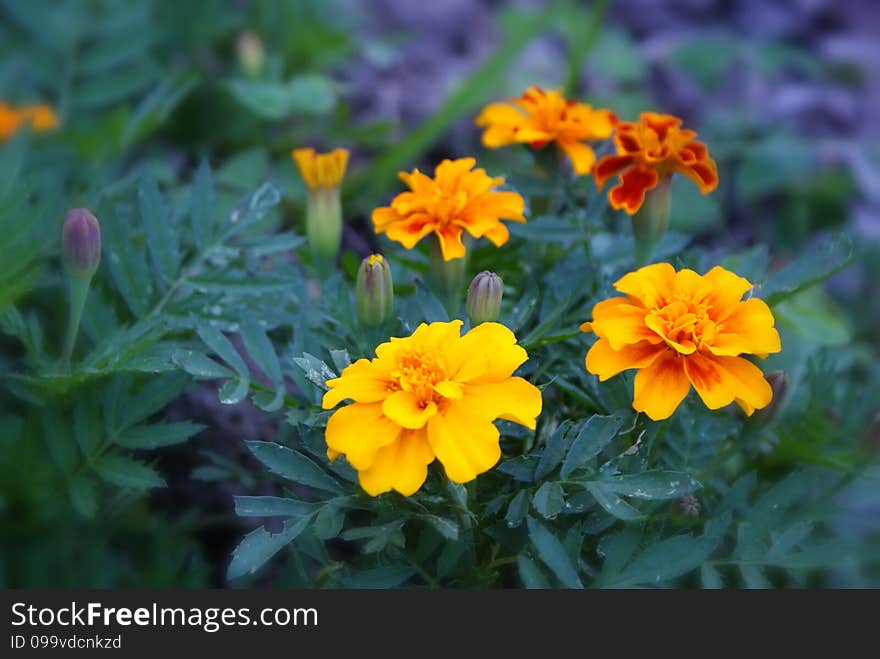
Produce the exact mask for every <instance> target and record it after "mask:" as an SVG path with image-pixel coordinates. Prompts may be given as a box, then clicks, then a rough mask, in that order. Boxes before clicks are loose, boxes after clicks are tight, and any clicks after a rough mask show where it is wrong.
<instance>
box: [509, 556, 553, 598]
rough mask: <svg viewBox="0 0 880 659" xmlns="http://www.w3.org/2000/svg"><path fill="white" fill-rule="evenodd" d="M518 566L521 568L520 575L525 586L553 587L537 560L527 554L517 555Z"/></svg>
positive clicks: (544, 588) (542, 588)
mask: <svg viewBox="0 0 880 659" xmlns="http://www.w3.org/2000/svg"><path fill="white" fill-rule="evenodd" d="M516 566H517V568H518V569H519V577H520V579H522V583H523V586H525V587H526V588H528V589H530V590H547V589H549V588H550V587H551V585H550V582H549V581H548V580H547V577H545V576H544V574H543V573H542V572H541V570H540V568H538V566H537V565H535V562H534V561H533V560H532V559H531V558H529V557H528V556H526V555H525V554H520V555H519V556H517V557H516Z"/></svg>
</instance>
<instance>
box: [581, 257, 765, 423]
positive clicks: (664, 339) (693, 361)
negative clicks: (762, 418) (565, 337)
mask: <svg viewBox="0 0 880 659" xmlns="http://www.w3.org/2000/svg"><path fill="white" fill-rule="evenodd" d="M614 287H615V288H616V289H617V290H618V291H620V292H621V293H624V294H625V295H626V297H614V298H610V299H608V300H604V301H602V302H599V303H598V304H596V305H595V306H594V307H593V320H592V322H589V323H584V324H583V325H582V326H581V330H582V331H585V332H594V333H595V334H596V335H597V336H598V337H599V340H598V341H596V343H594V344H593V346H592V347H591V348H590V350H589V352H588V353H587V359H586V366H587V370H588V371H589V372H590V373H593V374H595V375H598V376H599V379H600V380H607V379H608V378H610V377H613V376H615V375H617V374H618V373H620V372H621V371H625V370H628V369H631V368H636V369H639V371H638V373H637V374H636V378H635V388H634V396H633V408H635V409H636V410H637V411H639V412H644V413H645V414H647V415H648V416H649V417H650V418H652V419H653V420H655V421H659V420H660V419H666V418H668V417H670V416H671V415H672V413H673V412H674V411H675V409H676V408H677V407H678V405H679V404H680V403H681V401H682V400H684V398H685V396H687V394H688V392H689V391H690V388H691V385H693V386H694V389H696V390H697V393H698V394H699V396H700V398H701V399H702V400H703V402H704V403H705V404H706V407H708V408H709V409H711V410H716V409H718V408H720V407H724V406H725V405H729V404H730V403H732V402H736V403H737V404H738V405H739V406H740V407H742V408H743V410H744V411H745V413H746V414H748V415H749V416H751V414H752V412H754V411H755V410H756V409H761V408H763V407H766V406H767V405H768V404H769V403H770V401H771V399H772V398H773V392H772V390H771V388H770V385H769V384H768V382H767V380H765V379H764V375H763V373H762V372H761V369H759V368H758V367H757V366H755V365H754V364H753V363H752V362H750V361H749V360H747V359H745V358H744V357H742V356H740V355H746V354H753V355H757V356H759V357H766V356H767V355H768V354H769V353H771V352H779V350H780V349H781V345H780V342H779V334H778V332H777V331H776V329H775V328H774V319H773V314H772V313H771V311H770V308H769V307H768V306H767V305H766V304H765V303H764V302H763V301H762V300H759V299H757V298H754V297H751V298H749V299H747V300H742V296H743V294H745V293H746V291H748V290H749V289H751V287H752V284H751V283H750V282H749V281H748V280H746V279H743V278H742V277H739V276H737V275H735V274H734V273H732V272H730V271H728V270H725V269H724V268H722V267H715V268H712V269H711V270H710V271H709V272H707V273H706V274H705V275H702V276H701V275H698V274H697V273H696V272H694V271H693V270H687V269H685V270H680V271H678V272H676V271H675V269H674V268H673V267H672V266H671V265H670V264H668V263H657V264H654V265H649V266H646V267H644V268H640V269H639V270H636V271H635V272H631V273H629V274H628V275H626V276H624V277H623V278H621V279H619V280H618V281H617V282H616V283H615V284H614Z"/></svg>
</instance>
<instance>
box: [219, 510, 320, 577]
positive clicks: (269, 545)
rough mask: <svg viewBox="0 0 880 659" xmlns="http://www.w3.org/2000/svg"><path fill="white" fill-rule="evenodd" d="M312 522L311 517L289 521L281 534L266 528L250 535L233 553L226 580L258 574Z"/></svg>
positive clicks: (285, 523)
mask: <svg viewBox="0 0 880 659" xmlns="http://www.w3.org/2000/svg"><path fill="white" fill-rule="evenodd" d="M311 520H312V518H311V516H305V517H300V518H296V519H289V520H287V521H285V522H284V528H283V529H282V531H281V532H280V533H269V532H268V531H267V530H266V529H264V528H259V529H257V530H255V531H251V532H250V533H248V534H247V535H246V536H245V537H244V539H243V540H242V541H241V542H240V543H239V544H238V546H237V547H236V548H235V549H234V550H233V552H232V561H231V562H230V563H229V568H228V569H227V570H226V578H227V579H229V580H232V579H236V578H238V577H241V576H243V575H245V574H253V573H254V572H256V571H257V570H258V569H260V568H261V567H262V566H263V565H264V564H265V563H266V561H268V560H269V559H270V558H272V557H273V556H274V555H275V554H277V553H278V552H279V551H281V550H282V549H284V547H286V546H287V545H288V544H290V543H291V542H293V541H294V540H295V539H296V537H297V536H298V535H299V534H300V533H302V532H303V531H304V530H305V528H306V527H307V526H308V525H309V522H311Z"/></svg>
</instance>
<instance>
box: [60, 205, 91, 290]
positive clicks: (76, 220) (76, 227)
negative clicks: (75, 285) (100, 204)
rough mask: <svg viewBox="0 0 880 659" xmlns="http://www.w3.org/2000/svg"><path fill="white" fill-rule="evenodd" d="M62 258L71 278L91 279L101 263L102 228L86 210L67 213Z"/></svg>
mask: <svg viewBox="0 0 880 659" xmlns="http://www.w3.org/2000/svg"><path fill="white" fill-rule="evenodd" d="M61 257H62V260H63V261H64V268H65V270H66V271H67V274H68V275H70V276H71V277H80V278H85V279H91V278H92V275H94V274H95V271H96V270H97V269H98V264H99V263H100V262H101V226H100V225H99V224H98V220H97V219H96V218H95V216H94V215H92V214H91V212H89V211H88V210H87V209H85V208H74V209H73V210H71V211H69V212H68V213H67V217H66V218H65V220H64V226H63V228H62V229H61Z"/></svg>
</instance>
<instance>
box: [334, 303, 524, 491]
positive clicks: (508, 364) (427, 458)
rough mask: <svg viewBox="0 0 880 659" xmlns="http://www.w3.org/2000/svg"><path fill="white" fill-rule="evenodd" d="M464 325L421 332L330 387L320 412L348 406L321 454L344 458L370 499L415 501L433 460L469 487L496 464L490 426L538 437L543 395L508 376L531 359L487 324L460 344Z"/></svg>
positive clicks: (395, 342) (396, 341)
mask: <svg viewBox="0 0 880 659" xmlns="http://www.w3.org/2000/svg"><path fill="white" fill-rule="evenodd" d="M461 325H462V322H461V321H460V320H453V321H450V322H448V323H441V322H438V323H431V324H429V325H428V324H425V323H422V324H421V325H419V327H418V328H416V331H415V332H413V334H412V335H411V336H409V337H406V338H392V339H391V340H390V341H388V342H387V343H383V344H381V345H379V346H378V347H377V348H376V357H375V358H374V359H360V360H358V361H356V362H355V363H354V364H351V365H350V366H348V367H346V368H345V370H344V371H342V374H341V375H340V376H339V377H338V378H335V379H332V380H328V381H327V386H328V387H330V390H329V391H327V393H325V394H324V400H323V406H324V409H330V408H332V407H335V406H336V405H338V404H339V403H340V402H342V401H343V400H345V399H351V400H353V401H354V402H353V403H352V404H350V405H347V406H345V407H342V408H340V409H338V410H336V412H334V413H333V415H332V416H331V417H330V419H329V420H328V422H327V430H326V433H325V438H326V441H327V455H328V457H329V458H330V459H331V460H333V459H335V458H336V456H338V455H340V454H344V455H345V457H346V459H347V460H348V461H349V463H351V465H352V466H353V467H354V468H355V469H357V471H358V477H359V479H360V483H361V486H362V487H363V488H364V490H365V491H366V492H367V493H368V494H370V495H372V496H376V495H378V494H381V493H383V492H388V491H390V490H392V489H393V490H396V491H398V492H400V493H401V494H403V495H405V496H409V495H411V494H413V493H414V492H416V491H417V490H418V489H419V488H420V487H421V486H422V483H424V482H425V478H426V477H427V473H428V472H427V468H428V465H429V464H430V463H431V462H433V461H434V459H435V458H436V459H437V460H439V461H440V462H441V464H442V465H443V467H444V469H445V471H446V475H447V476H448V477H449V479H450V480H453V481H455V482H457V483H464V482H467V481H470V480H473V479H474V478H476V477H477V475H478V474H481V473H483V472H485V471H488V470H489V469H491V468H492V467H493V466H494V465H495V464H496V463H497V462H498V460H499V458H500V457H501V448H500V446H499V433H498V429H497V428H496V427H495V426H494V425H493V423H492V422H493V421H494V420H495V419H498V418H501V419H507V420H508V421H513V422H514V423H518V424H520V425H523V426H526V427H527V428H532V429H534V428H535V420H536V417H537V416H538V415H539V414H540V413H541V392H540V391H539V390H538V389H537V387H535V386H533V385H532V384H529V383H528V382H526V381H525V380H524V379H522V378H520V377H512V374H513V372H514V371H515V370H516V368H517V367H518V366H519V365H520V364H522V363H523V362H524V361H526V359H528V355H527V354H526V351H525V350H524V349H523V348H521V347H520V346H518V345H516V337H515V336H514V335H513V332H511V331H510V330H509V329H507V328H506V327H504V326H503V325H500V324H498V323H483V324H481V325H478V326H477V327H475V328H473V329H472V330H470V331H469V332H467V333H466V334H465V335H464V336H460V330H461Z"/></svg>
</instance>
